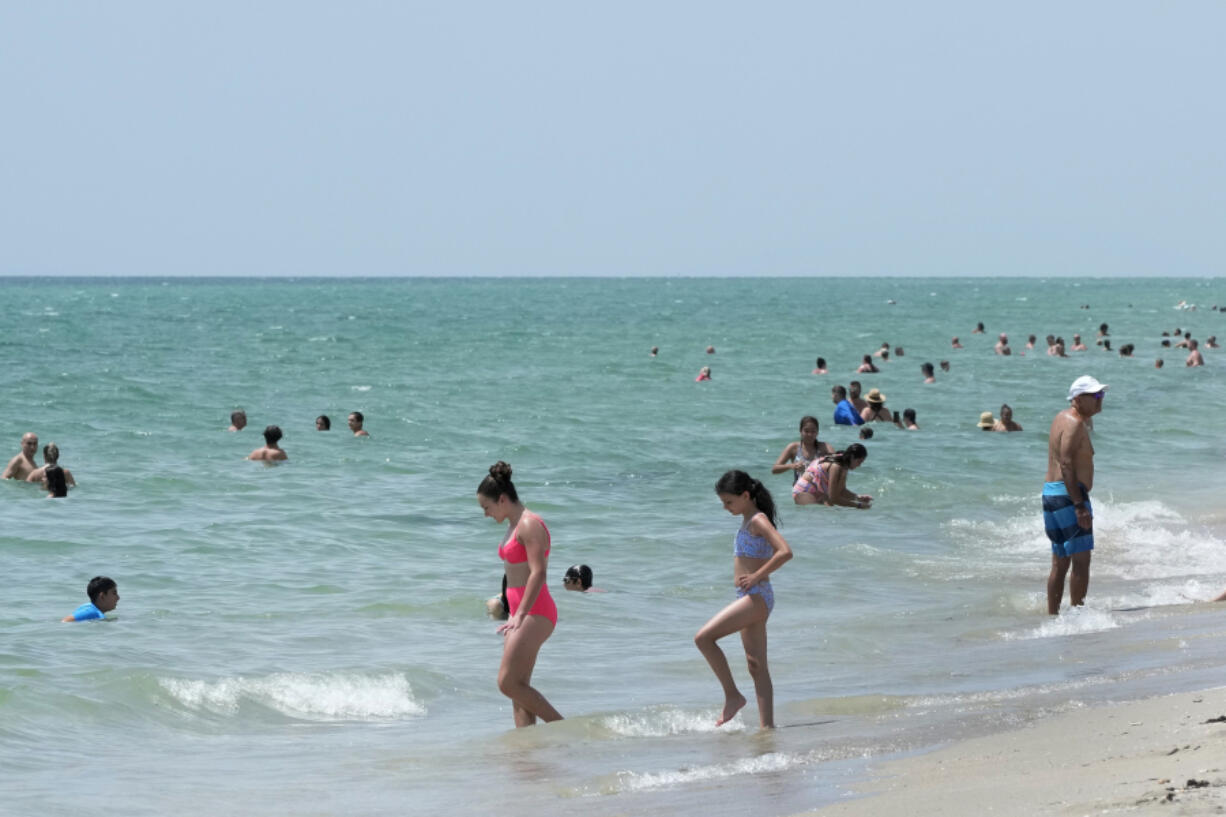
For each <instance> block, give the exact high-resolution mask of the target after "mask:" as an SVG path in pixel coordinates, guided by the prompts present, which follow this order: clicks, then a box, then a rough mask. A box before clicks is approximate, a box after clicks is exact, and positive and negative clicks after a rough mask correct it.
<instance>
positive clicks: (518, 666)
mask: <svg viewBox="0 0 1226 817" xmlns="http://www.w3.org/2000/svg"><path fill="white" fill-rule="evenodd" d="M477 503H478V504H479V505H480V506H481V510H483V511H485V515H486V516H488V517H489V518H490V519H493V520H494V521H495V522H506V523H507V535H506V538H505V539H503V541H502V544H501V545H500V546H499V548H498V555H499V557H500V558H501V559H502V560H503V562H504V563H505V564H506V574H507V607H508V608H509V612H510V618H508V619H507V623H506V624H503V625H501V626H500V627H499V628H498V632H499V633H501V634H502V635H504V636H506V641H504V642H503V645H502V665H501V666H499V667H498V689H499V690H500V691H501V692H502V694H503V695H506V696H507V697H508V698H510V699H511V703H512V706H513V709H514V714H515V725H516V726H531V725H533V724H534V723H536V719H537V718H540V719H541V720H543V721H546V722H548V721H560V720H562V716H561V715H560V714H558V710H556V709H554V708H553V706H552V705H551V704H550V703H549V701H547V700H545V696H544V695H542V694H541V693H539V692H537V691H536V690H535V689H534V688H533V687H532V684H531V681H532V668H533V667H535V666H536V655H537V653H538V652H540V649H541V645H542V644H544V643H545V639H547V638H549V636H550V634H552V633H553V628H554V627H555V626H557V623H558V608H557V605H555V604H554V603H553V597H552V596H550V595H549V588H548V586H547V585H546V582H545V571H546V569H547V568H548V566H549V529H548V528H546V527H545V523H544V522H543V521H542V520H541V518H540V517H539V516H537V515H536V514H534V513H532V512H531V511H529V510H528V509H527V508H525V507H524V506H523V503H522V502H520V501H519V494H518V493H516V491H515V486H514V485H513V484H512V483H511V466H510V465H508V464H507V463H505V462H502V461H501V460H500V461H498V462H496V463H495V464H493V465H491V466H490V473H489V476H487V477H486V478H485V479H483V480H481V484H480V485H479V486H477Z"/></svg>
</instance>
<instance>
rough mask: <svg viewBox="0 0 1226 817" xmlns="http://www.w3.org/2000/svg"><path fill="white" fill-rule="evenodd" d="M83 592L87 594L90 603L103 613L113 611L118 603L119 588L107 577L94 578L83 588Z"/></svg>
mask: <svg viewBox="0 0 1226 817" xmlns="http://www.w3.org/2000/svg"><path fill="white" fill-rule="evenodd" d="M85 592H86V593H88V594H89V600H90V602H92V603H93V605H94V606H95V607H97V608H98V609H99V610H101V611H102V612H104V613H109V612H110V611H111V610H114V609H115V605H116V604H118V603H119V588H118V587H116V585H115V582H114V580H112V579H110V578H108V577H107V576H94V577H93V578H92V579H90V580H89V584H87V585H86V586H85Z"/></svg>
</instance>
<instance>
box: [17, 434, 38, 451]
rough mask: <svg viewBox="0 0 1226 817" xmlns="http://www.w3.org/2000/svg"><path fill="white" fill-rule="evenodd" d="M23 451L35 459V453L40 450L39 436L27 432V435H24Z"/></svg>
mask: <svg viewBox="0 0 1226 817" xmlns="http://www.w3.org/2000/svg"><path fill="white" fill-rule="evenodd" d="M21 450H22V451H24V452H25V453H26V454H28V455H29V456H31V457H33V456H34V452H35V451H37V450H38V435H37V434H35V433H34V432H33V431H27V432H26V433H25V434H22V435H21Z"/></svg>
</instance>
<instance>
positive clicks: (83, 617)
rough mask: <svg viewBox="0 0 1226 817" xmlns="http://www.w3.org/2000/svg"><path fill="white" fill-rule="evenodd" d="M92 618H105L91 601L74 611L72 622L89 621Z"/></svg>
mask: <svg viewBox="0 0 1226 817" xmlns="http://www.w3.org/2000/svg"><path fill="white" fill-rule="evenodd" d="M93 618H106V615H105V614H103V612H102V611H101V610H99V609H98V608H97V607H95V606H94V603H93V602H92V601H91V602H87V603H85V604H82V605H81V606H80V607H78V608H77V609H76V612H74V613H73V614H72V620H73V621H89V620H90V619H93Z"/></svg>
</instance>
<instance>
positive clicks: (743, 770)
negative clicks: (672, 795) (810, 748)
mask: <svg viewBox="0 0 1226 817" xmlns="http://www.w3.org/2000/svg"><path fill="white" fill-rule="evenodd" d="M812 760H813V759H812V758H810V757H809V756H807V755H795V754H789V753H785V752H770V753H769V754H765V755H759V756H758V757H749V758H742V759H741V760H734V761H732V762H730V763H714V764H711V765H708V766H694V767H692V768H688V769H676V770H670V771H666V772H619V773H618V775H617V784H616V785H615V786H614V787H613V791H608V792H606V793H608V794H614V793H617V792H625V791H652V790H654V789H666V788H672V787H675V786H682V785H685V784H688V783H697V782H701V781H703V780H717V779H720V778H725V777H735V776H737V775H743V774H763V773H770V772H783V771H787V770H788V769H793V768H796V767H797V766H803V765H805V764H806V763H810V762H812Z"/></svg>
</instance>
